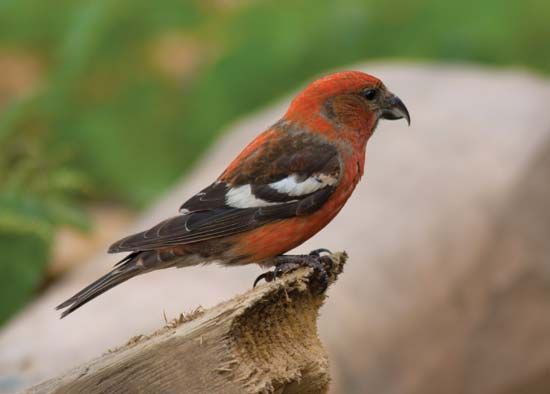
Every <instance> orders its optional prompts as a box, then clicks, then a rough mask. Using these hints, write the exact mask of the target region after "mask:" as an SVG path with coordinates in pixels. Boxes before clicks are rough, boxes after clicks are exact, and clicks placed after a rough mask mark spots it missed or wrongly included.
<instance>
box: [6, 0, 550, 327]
mask: <svg viewBox="0 0 550 394" xmlns="http://www.w3.org/2000/svg"><path fill="white" fill-rule="evenodd" d="M549 21H550V2H548V1H546V0H524V1H519V0H516V1H514V0H484V1H469V0H466V1H460V2H458V1H441V0H394V1H378V0H341V1H328V0H327V1H325V0H299V1H296V0H292V1H287V0H278V1H259V0H257V1H255V0H195V1H191V0H187V1H183V0H180V1H175V0H158V1H155V2H151V1H145V0H131V1H130V0H95V1H82V0H70V1H69V0H56V1H49V2H44V1H40V0H2V1H1V2H0V272H1V275H0V325H2V324H5V323H6V322H8V321H9V319H10V317H13V316H14V315H15V314H16V313H17V312H18V311H20V310H21V309H22V308H23V307H24V306H25V305H26V304H28V303H29V302H30V301H31V300H33V299H34V298H36V297H38V296H39V295H40V294H42V293H43V292H44V291H45V289H48V288H49V287H50V286H51V285H52V284H54V283H56V281H57V280H58V279H59V278H60V277H62V276H63V275H64V274H65V273H67V272H68V271H69V270H70V269H71V268H72V267H74V265H78V263H79V262H80V261H83V260H84V259H85V258H86V257H88V256H89V255H91V254H92V253H94V252H96V251H97V250H98V249H105V247H106V246H107V244H108V243H109V242H110V241H112V240H114V234H119V233H120V232H121V231H123V229H124V228H125V226H126V225H127V224H128V223H129V222H130V221H131V220H132V219H133V218H134V217H136V215H137V214H138V213H140V212H141V211H142V210H144V209H145V208H147V207H149V206H150V205H151V204H152V203H153V202H154V201H155V200H156V199H158V198H159V196H161V195H163V193H165V192H166V191H167V190H169V188H170V187H171V186H172V185H174V184H175V182H177V181H178V180H179V179H181V178H182V176H185V175H186V173H187V171H188V170H189V169H190V168H191V166H192V165H193V163H195V161H196V160H197V159H198V158H199V157H201V154H202V153H203V152H204V151H205V149H206V148H208V147H209V146H210V144H211V143H212V142H213V141H215V139H216V138H218V137H220V132H221V131H223V129H224V127H225V126H227V125H228V124H230V123H232V122H234V121H235V120H237V119H239V118H240V117H242V116H244V115H245V114H247V113H250V112H252V111H255V110H258V109H259V108H262V107H265V106H266V105H268V104H271V103H274V102H277V101H278V100H279V99H281V98H282V97H285V96H287V95H288V94H290V93H291V92H293V91H295V90H296V89H297V88H299V87H300V86H302V85H303V84H304V83H305V82H307V81H309V80H311V79H312V78H314V77H315V76H317V75H319V74H320V73H323V72H326V71H327V70H330V69H334V68H339V67H344V66H346V65H349V64H352V63H355V62H359V61H366V60H384V61H386V62H388V61H392V62H400V61H423V62H428V61H429V62H442V63H455V64H457V67H460V65H461V64H465V63H478V64H483V65H484V66H490V67H491V69H497V68H506V69H508V68H514V69H522V70H527V71H528V72H529V73H532V74H539V75H541V76H543V77H545V76H547V75H548V73H550V47H549V43H550V23H549ZM523 94H524V93H523V92H521V91H517V92H513V95H512V96H510V97H509V98H508V97H503V100H508V99H510V100H516V99H518V98H519V97H521V96H522V95H523ZM547 105H548V103H547ZM413 119H414V115H413ZM273 120H275V118H274V119H273ZM413 122H414V120H413ZM258 131H259V130H258ZM220 169H221V167H220ZM176 208H177V206H174V207H173V210H174V212H175V209H176Z"/></svg>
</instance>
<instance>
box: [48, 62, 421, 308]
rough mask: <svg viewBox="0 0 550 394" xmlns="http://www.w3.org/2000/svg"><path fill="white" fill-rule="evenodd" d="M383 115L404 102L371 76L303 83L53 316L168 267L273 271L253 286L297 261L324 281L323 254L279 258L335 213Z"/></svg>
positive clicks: (403, 115) (122, 243) (347, 74)
mask: <svg viewBox="0 0 550 394" xmlns="http://www.w3.org/2000/svg"><path fill="white" fill-rule="evenodd" d="M382 119H385V120H397V119H405V120H406V121H407V123H408V124H409V125H410V121H411V119H410V116H409V111H408V110H407V107H406V106H405V104H404V103H403V101H401V99H400V98H399V97H398V96H396V95H394V94H393V93H391V92H390V91H389V90H388V89H387V88H386V86H385V85H384V84H383V83H382V81H381V80H380V79H378V78H376V77H374V76H372V75H370V74H367V73H364V72H361V71H341V72H336V73H333V74H329V75H326V76H324V77H321V78H319V79H317V80H315V81H313V82H311V83H310V84H309V85H308V86H306V87H305V89H303V90H302V91H301V92H300V93H298V94H297V95H296V97H295V98H294V99H293V100H292V101H291V103H290V105H289V107H288V110H287V111H286V113H285V114H284V115H283V117H282V118H281V119H279V120H278V121H276V122H275V123H274V124H273V125H272V126H271V127H268V128H267V129H266V130H265V131H263V132H262V133H261V134H259V135H258V136H257V137H256V138H255V139H253V140H252V142H250V143H249V144H248V145H247V146H246V147H245V148H244V149H243V150H242V152H241V153H240V154H238V155H237V157H236V158H235V159H234V160H233V161H232V162H231V163H230V164H229V165H228V166H227V168H226V169H225V170H224V171H223V172H222V173H221V175H220V176H219V177H218V178H217V179H216V180H215V181H214V182H213V183H211V184H210V185H209V186H207V187H206V188H204V189H203V190H201V191H200V192H199V193H197V194H195V195H194V196H192V197H191V198H190V199H188V200H187V201H186V202H185V203H184V204H183V205H181V207H180V209H179V213H178V214H177V215H176V216H174V217H171V218H168V219H166V220H164V221H162V222H160V223H159V224H157V225H155V226H154V227H152V228H150V229H147V230H145V231H142V232H139V233H137V234H133V235H130V236H127V237H125V238H123V239H121V240H119V241H117V242H115V243H114V244H112V245H111V246H110V248H109V250H108V252H109V253H122V252H126V253H128V254H127V255H126V256H125V257H124V258H123V259H122V260H120V261H119V262H118V263H117V264H115V266H114V268H113V269H112V270H111V271H110V272H108V273H107V274H105V275H104V276H102V277H101V278H99V279H98V280H96V281H95V282H93V283H91V284H90V285H89V286H87V287H85V288H84V289H82V290H81V291H79V292H78V293H76V294H75V295H74V296H72V297H71V298H69V299H68V300H66V301H65V302H63V303H61V304H60V305H58V306H57V308H56V309H58V310H61V309H64V310H63V312H62V313H61V318H63V317H65V316H67V315H68V314H70V313H72V312H74V311H75V310H76V309H78V308H80V307H81V306H83V305H84V304H86V303H88V302H89V301H90V300H92V299H94V298H96V297H97V296H99V295H100V294H102V293H104V292H106V291H107V290H109V289H111V288H113V287H115V286H117V285H119V284H121V283H123V282H125V281H127V280H128V279H130V278H133V277H135V276H138V275H142V274H145V273H147V272H151V271H154V270H158V269H164V268H170V267H178V268H182V267H189V266H194V265H199V264H205V263H212V262H218V263H220V264H222V265H225V266H238V265H243V264H251V263H256V264H259V265H260V266H261V267H263V268H272V267H274V269H273V271H268V272H266V273H264V274H262V275H260V276H259V277H258V278H257V279H256V281H255V282H254V286H255V285H256V283H257V282H258V280H260V279H265V280H266V281H270V280H274V279H276V278H277V277H278V276H280V275H281V274H283V273H285V272H287V271H289V270H292V269H295V268H296V267H298V266H303V265H305V266H310V267H312V268H313V269H314V270H316V271H318V272H319V273H320V277H321V279H323V281H324V282H326V280H327V274H326V270H325V265H324V264H321V263H322V262H323V259H322V258H323V257H327V256H322V254H323V252H324V251H326V250H325V249H318V250H315V251H313V252H312V253H310V254H309V255H287V254H285V253H286V252H288V251H290V250H292V249H294V248H295V247H297V246H299V245H300V244H302V243H303V242H305V241H306V240H307V239H309V238H311V237H312V236H313V235H314V234H316V233H317V232H319V231H320V230H321V229H323V228H324V227H325V226H326V225H327V224H328V223H329V222H330V221H331V220H332V219H333V218H334V217H335V216H336V215H337V214H338V212H339V211H340V210H341V209H342V207H343V206H344V204H345V203H346V201H347V200H348V198H349V197H350V196H351V194H352V193H353V191H354V189H355V187H356V185H357V184H358V182H359V181H360V179H361V177H362V176H363V173H364V170H365V158H366V146H367V142H368V141H369V138H370V137H371V136H372V135H373V133H374V131H375V129H376V128H377V126H378V123H379V121H380V120H382ZM324 289H326V284H325V286H324Z"/></svg>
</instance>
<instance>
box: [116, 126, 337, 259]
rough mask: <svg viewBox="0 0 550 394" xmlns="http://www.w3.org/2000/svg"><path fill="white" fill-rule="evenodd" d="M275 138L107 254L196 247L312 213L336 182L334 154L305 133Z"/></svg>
mask: <svg viewBox="0 0 550 394" xmlns="http://www.w3.org/2000/svg"><path fill="white" fill-rule="evenodd" d="M278 133H280V134H279V135H276V136H273V135H270V136H269V138H264V140H263V141H259V142H258V141H256V142H255V143H253V144H251V146H253V149H250V148H247V149H245V151H243V153H242V154H241V155H240V156H239V157H238V158H237V159H236V161H235V162H234V163H232V164H231V165H230V166H229V167H228V170H226V171H225V172H224V173H223V174H222V175H221V176H220V178H219V179H218V180H217V181H216V182H214V183H213V184H211V185H210V186H208V187H207V188H205V189H204V190H202V191H201V192H199V193H198V194H196V195H195V196H193V197H192V198H191V199H189V200H188V201H187V202H186V203H185V204H183V205H182V206H181V208H180V212H181V215H180V216H176V217H173V218H170V219H167V220H165V221H163V222H161V223H159V224H158V225H156V226H155V227H153V228H151V229H149V230H147V231H144V232H141V233H138V234H134V235H131V236H129V237H126V238H124V239H122V240H120V241H118V242H116V243H115V244H113V245H112V246H111V247H110V249H109V252H111V253H116V252H126V251H145V250H153V249H157V248H162V247H170V246H176V245H185V244H191V243H195V242H202V241H207V240H210V239H214V238H221V237H227V236H231V235H234V234H237V233H241V232H244V231H248V230H251V229H254V228H257V227H259V226H261V225H264V224H266V223H269V222H273V221H276V220H281V219H286V218H290V217H294V216H302V215H308V214H311V213H313V212H315V211H316V210H317V209H319V208H320V207H321V206H322V205H323V204H324V203H325V201H326V200H327V199H328V198H329V197H330V195H331V194H332V192H333V191H334V189H335V188H336V186H337V184H338V182H339V180H340V176H341V172H342V165H341V162H340V156H339V154H338V150H337V149H336V148H335V147H334V146H333V145H332V144H329V143H328V142H326V141H324V140H322V139H321V138H319V137H315V136H312V135H310V133H301V134H296V133H292V135H291V134H289V133H288V132H278ZM274 137H275V138H274ZM259 138H262V136H260V137H259ZM254 144H255V145H254Z"/></svg>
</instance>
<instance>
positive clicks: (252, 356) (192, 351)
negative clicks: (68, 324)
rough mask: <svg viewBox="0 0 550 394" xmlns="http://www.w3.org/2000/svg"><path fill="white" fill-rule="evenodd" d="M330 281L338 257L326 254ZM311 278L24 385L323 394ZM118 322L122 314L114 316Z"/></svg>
mask: <svg viewBox="0 0 550 394" xmlns="http://www.w3.org/2000/svg"><path fill="white" fill-rule="evenodd" d="M332 258H333V261H334V264H333V266H332V267H331V268H330V270H329V276H330V283H331V284H332V283H333V282H334V281H335V280H336V278H337V276H338V275H339V274H340V273H341V272H342V269H343V265H344V263H345V261H346V258H347V256H346V254H345V253H336V254H333V255H332ZM318 287H319V283H318V277H317V275H316V273H314V271H313V270H312V269H310V268H300V269H298V270H296V271H294V272H291V273H288V274H287V275H284V276H283V277H282V278H280V279H278V280H276V281H275V282H271V283H268V284H266V285H262V286H259V287H257V288H256V289H253V290H250V291H248V292H246V293H244V294H242V295H238V296H236V297H234V298H233V299H231V300H229V301H226V302H224V303H222V304H219V305H218V306H216V307H213V308H211V309H209V310H206V311H202V310H197V311H196V312H194V313H192V314H191V315H188V316H183V315H181V316H180V318H179V319H175V320H174V321H172V322H170V323H169V324H167V325H166V327H164V328H162V329H160V330H159V331H157V332H155V333H153V334H152V335H149V336H138V337H134V338H132V339H131V340H130V341H128V343H127V344H126V345H124V346H122V347H121V348H118V349H116V350H113V351H109V352H108V353H106V354H104V355H103V356H101V357H99V358H97V359H95V360H92V361H90V362H88V363H86V364H84V365H81V366H79V367H76V368H74V369H72V370H70V371H68V372H67V373H65V374H63V375H61V376H59V377H57V378H54V379H51V380H48V381H46V382H44V383H41V384H39V385H37V386H34V387H32V388H30V389H29V390H28V391H27V392H28V393H33V394H45V393H127V392H128V393H225V394H231V393H283V392H284V393H285V394H292V393H324V392H327V391H328V386H329V381H330V378H329V373H328V359H327V354H326V352H325V349H324V348H323V346H322V344H321V342H320V340H319V337H318V334H317V317H318V314H319V308H320V307H321V305H322V304H323V302H324V300H325V297H326V296H325V293H319V288H318ZM121 318H123V317H121Z"/></svg>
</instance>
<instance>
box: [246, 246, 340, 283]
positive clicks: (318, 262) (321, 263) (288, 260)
mask: <svg viewBox="0 0 550 394" xmlns="http://www.w3.org/2000/svg"><path fill="white" fill-rule="evenodd" d="M321 253H329V254H330V253H331V252H330V250H328V249H315V250H313V251H312V252H311V253H309V254H307V255H299V256H287V255H283V256H278V257H277V259H276V261H277V262H276V265H275V268H274V269H273V271H268V272H264V273H263V274H261V275H260V276H258V277H257V278H256V280H255V281H254V285H253V287H256V285H257V284H258V282H259V281H261V280H262V279H264V280H265V281H266V282H272V281H274V280H276V279H277V278H279V277H281V276H282V275H283V274H285V273H288V272H290V271H293V270H295V269H296V268H299V267H311V268H313V270H314V271H315V272H316V273H317V274H318V275H319V284H320V289H319V293H324V292H325V290H326V289H327V287H328V282H329V277H328V273H327V269H328V270H330V269H331V268H332V264H333V262H332V258H331V257H330V256H321Z"/></svg>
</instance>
